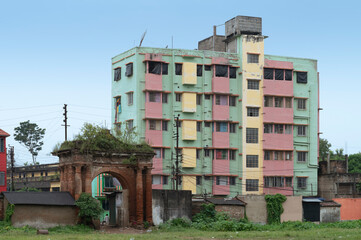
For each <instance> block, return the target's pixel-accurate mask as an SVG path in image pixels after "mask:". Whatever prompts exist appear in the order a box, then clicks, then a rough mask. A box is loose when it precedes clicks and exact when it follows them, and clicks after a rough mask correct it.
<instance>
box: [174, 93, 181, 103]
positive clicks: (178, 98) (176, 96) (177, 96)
mask: <svg viewBox="0 0 361 240" xmlns="http://www.w3.org/2000/svg"><path fill="white" fill-rule="evenodd" d="M175 101H176V102H181V101H182V94H181V93H176V94H175Z"/></svg>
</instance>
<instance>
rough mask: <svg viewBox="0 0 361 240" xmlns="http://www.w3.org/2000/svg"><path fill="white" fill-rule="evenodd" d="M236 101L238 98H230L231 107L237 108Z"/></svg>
mask: <svg viewBox="0 0 361 240" xmlns="http://www.w3.org/2000/svg"><path fill="white" fill-rule="evenodd" d="M236 99H237V97H235V96H229V106H231V107H235V106H236Z"/></svg>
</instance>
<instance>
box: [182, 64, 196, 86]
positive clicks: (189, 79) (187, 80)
mask: <svg viewBox="0 0 361 240" xmlns="http://www.w3.org/2000/svg"><path fill="white" fill-rule="evenodd" d="M182 84H194V85H195V84H197V63H191V62H184V63H183V73H182Z"/></svg>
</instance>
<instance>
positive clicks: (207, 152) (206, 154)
mask: <svg viewBox="0 0 361 240" xmlns="http://www.w3.org/2000/svg"><path fill="white" fill-rule="evenodd" d="M204 156H205V157H209V149H204Z"/></svg>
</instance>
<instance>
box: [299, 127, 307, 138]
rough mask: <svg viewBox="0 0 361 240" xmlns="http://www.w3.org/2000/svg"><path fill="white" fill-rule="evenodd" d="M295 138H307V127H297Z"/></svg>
mask: <svg viewBox="0 0 361 240" xmlns="http://www.w3.org/2000/svg"><path fill="white" fill-rule="evenodd" d="M297 136H302V137H304V136H307V126H304V125H299V126H297Z"/></svg>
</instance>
